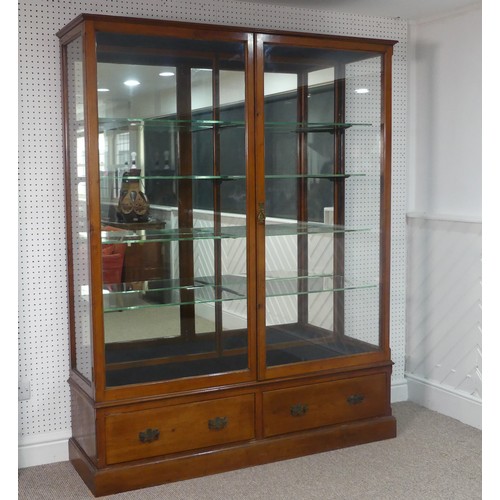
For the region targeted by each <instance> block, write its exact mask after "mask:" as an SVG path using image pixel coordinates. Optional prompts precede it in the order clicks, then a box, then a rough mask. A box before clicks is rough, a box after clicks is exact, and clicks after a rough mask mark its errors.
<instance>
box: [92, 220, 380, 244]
mask: <svg viewBox="0 0 500 500" xmlns="http://www.w3.org/2000/svg"><path fill="white" fill-rule="evenodd" d="M370 230H371V229H370V228H350V227H345V226H339V225H329V224H322V223H319V222H318V223H314V222H292V223H274V222H269V223H266V226H265V231H266V236H269V237H271V236H295V235H313V234H335V233H352V232H366V231H370ZM246 236H247V227H246V226H226V227H222V228H221V230H220V233H219V232H217V233H216V232H215V231H214V228H212V227H203V228H192V229H191V228H186V229H184V228H180V229H145V230H120V231H101V243H102V244H103V245H106V244H119V243H151V242H163V241H164V242H167V241H193V240H220V239H226V238H229V239H235V238H245V237H246Z"/></svg>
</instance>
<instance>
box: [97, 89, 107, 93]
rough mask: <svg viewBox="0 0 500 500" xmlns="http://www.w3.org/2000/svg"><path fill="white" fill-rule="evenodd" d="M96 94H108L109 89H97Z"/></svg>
mask: <svg viewBox="0 0 500 500" xmlns="http://www.w3.org/2000/svg"><path fill="white" fill-rule="evenodd" d="M97 92H109V89H104V88H102V89H97Z"/></svg>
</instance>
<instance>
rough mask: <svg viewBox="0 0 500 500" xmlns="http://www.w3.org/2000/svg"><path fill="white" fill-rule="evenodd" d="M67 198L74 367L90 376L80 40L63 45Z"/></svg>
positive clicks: (90, 334) (88, 264)
mask: <svg viewBox="0 0 500 500" xmlns="http://www.w3.org/2000/svg"><path fill="white" fill-rule="evenodd" d="M65 50H66V61H67V67H66V78H67V83H68V85H67V88H68V94H67V103H66V109H67V127H68V130H67V137H68V147H67V150H68V154H69V156H68V161H69V165H68V170H67V172H68V186H69V192H68V195H69V196H68V198H69V203H70V214H71V215H70V217H71V221H70V224H71V245H72V281H73V311H72V317H73V327H74V351H75V359H74V361H73V362H74V367H75V369H76V370H77V371H78V372H79V373H80V374H81V375H82V376H83V377H85V378H86V379H87V380H89V381H90V380H91V379H92V321H91V300H90V246H89V239H88V214H87V186H86V178H87V164H86V160H85V121H84V102H83V96H84V79H83V50H82V40H81V38H77V39H75V40H73V41H72V42H70V43H69V44H68V45H67V46H66V47H65Z"/></svg>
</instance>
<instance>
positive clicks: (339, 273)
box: [333, 64, 345, 335]
mask: <svg viewBox="0 0 500 500" xmlns="http://www.w3.org/2000/svg"><path fill="white" fill-rule="evenodd" d="M333 112H334V122H335V123H344V122H345V65H343V64H338V65H336V66H335V83H334V111H333ZM334 134H335V135H334V156H333V159H334V165H333V173H334V174H344V173H345V149H344V148H345V129H344V128H342V127H337V128H335V129H334ZM333 207H334V208H333V223H334V224H335V225H336V226H341V227H343V226H344V225H345V182H344V180H343V179H342V180H340V179H339V180H338V181H337V182H334V183H333ZM344 253H345V238H344V233H342V232H336V233H335V234H334V236H333V274H334V276H335V279H336V280H338V279H339V278H340V279H341V278H342V277H343V276H344ZM333 329H334V332H335V334H337V335H344V292H335V293H334V294H333Z"/></svg>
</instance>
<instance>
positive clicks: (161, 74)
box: [160, 71, 175, 76]
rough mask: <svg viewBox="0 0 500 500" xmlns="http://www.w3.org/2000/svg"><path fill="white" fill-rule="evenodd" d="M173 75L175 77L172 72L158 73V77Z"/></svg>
mask: <svg viewBox="0 0 500 500" xmlns="http://www.w3.org/2000/svg"><path fill="white" fill-rule="evenodd" d="M174 75H175V73H174V72H172V71H162V72H161V73H160V76H174Z"/></svg>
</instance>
